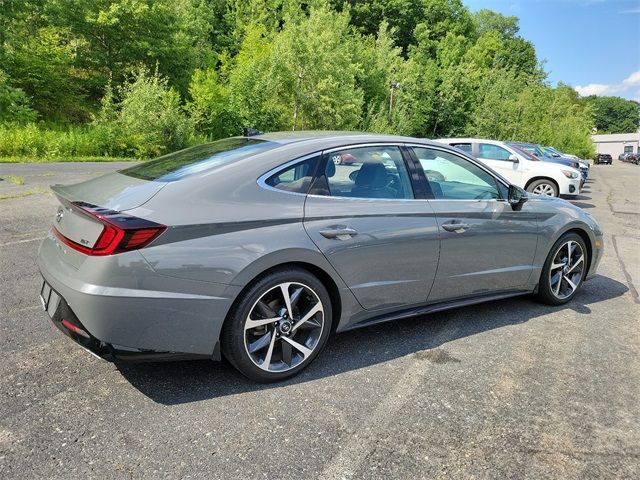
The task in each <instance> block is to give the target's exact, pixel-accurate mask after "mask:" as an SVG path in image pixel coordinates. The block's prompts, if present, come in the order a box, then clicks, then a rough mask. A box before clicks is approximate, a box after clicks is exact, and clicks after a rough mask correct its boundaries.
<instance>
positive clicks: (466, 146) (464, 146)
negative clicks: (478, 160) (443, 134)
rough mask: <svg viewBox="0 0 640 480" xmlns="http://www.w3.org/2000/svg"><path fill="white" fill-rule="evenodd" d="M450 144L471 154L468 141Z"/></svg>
mask: <svg viewBox="0 0 640 480" xmlns="http://www.w3.org/2000/svg"><path fill="white" fill-rule="evenodd" d="M451 146H452V147H455V148H457V149H458V150H462V151H463V152H465V153H468V154H469V155H471V152H472V149H471V144H470V143H452V144H451Z"/></svg>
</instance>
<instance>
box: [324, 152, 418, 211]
mask: <svg viewBox="0 0 640 480" xmlns="http://www.w3.org/2000/svg"><path fill="white" fill-rule="evenodd" d="M325 178H326V181H327V187H328V191H327V192H325V193H327V194H328V195H330V196H332V197H356V198H387V199H403V198H414V196H413V189H412V187H411V180H410V178H409V172H408V171H407V167H406V165H405V163H404V159H403V157H402V152H401V151H400V148H399V147H396V146H378V147H357V148H347V149H344V150H340V151H337V152H331V153H330V154H329V158H328V160H327V165H326V169H325ZM314 190H315V186H314Z"/></svg>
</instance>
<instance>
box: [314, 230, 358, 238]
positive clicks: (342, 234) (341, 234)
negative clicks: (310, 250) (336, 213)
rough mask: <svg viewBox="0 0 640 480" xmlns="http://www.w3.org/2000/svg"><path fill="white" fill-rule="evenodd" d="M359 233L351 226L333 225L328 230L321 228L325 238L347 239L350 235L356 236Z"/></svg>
mask: <svg viewBox="0 0 640 480" xmlns="http://www.w3.org/2000/svg"><path fill="white" fill-rule="evenodd" d="M357 234H358V231H357V230H354V229H353V228H349V227H333V228H328V229H326V230H320V235H322V236H323V237H325V238H331V239H333V238H337V239H338V240H346V239H347V238H348V237H354V236H356V235H357Z"/></svg>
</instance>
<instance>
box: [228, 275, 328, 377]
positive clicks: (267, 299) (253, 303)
mask: <svg viewBox="0 0 640 480" xmlns="http://www.w3.org/2000/svg"><path fill="white" fill-rule="evenodd" d="M331 322H332V311H331V301H330V298H329V294H328V292H327V289H326V288H325V287H324V285H323V284H322V283H321V282H320V281H319V280H318V279H317V278H316V277H315V276H313V275H311V274H310V273H309V272H307V271H305V270H300V269H286V270H280V271H276V272H272V273H270V274H268V275H266V276H265V277H263V278H261V279H260V280H258V281H257V282H256V283H254V284H253V285H252V286H251V287H249V289H248V290H247V291H246V292H245V293H243V294H242V298H241V299H240V300H239V302H238V304H237V305H236V306H235V307H234V309H233V310H232V312H231V314H230V316H229V318H228V319H227V322H225V325H224V328H223V331H222V342H221V343H222V352H223V354H224V356H225V357H226V358H227V360H229V362H230V363H231V364H232V365H233V366H234V367H236V368H237V369H238V370H239V371H240V372H241V373H242V374H244V375H245V376H247V377H249V378H250V379H252V380H255V381H258V382H263V383H268V382H277V381H280V380H284V379H286V378H289V377H292V376H293V375H295V374H296V373H298V372H299V371H300V370H302V369H303V368H305V367H306V366H307V365H309V363H311V361H312V360H313V359H314V358H315V357H316V356H317V355H318V353H320V351H321V350H322V349H323V347H324V345H325V344H326V342H327V339H328V337H329V333H330V332H331Z"/></svg>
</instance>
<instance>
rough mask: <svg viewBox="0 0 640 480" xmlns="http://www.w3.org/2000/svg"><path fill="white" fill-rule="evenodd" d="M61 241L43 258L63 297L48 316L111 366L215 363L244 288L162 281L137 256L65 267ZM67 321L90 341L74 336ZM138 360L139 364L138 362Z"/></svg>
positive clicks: (49, 241)
mask: <svg viewBox="0 0 640 480" xmlns="http://www.w3.org/2000/svg"><path fill="white" fill-rule="evenodd" d="M60 248H63V247H61V246H60V245H59V244H57V243H56V242H55V239H53V238H51V237H48V238H46V239H45V240H44V241H43V243H42V245H41V247H40V252H39V254H38V266H39V268H40V272H41V274H42V276H43V278H44V280H45V281H46V282H47V284H48V285H49V286H50V287H51V289H52V290H53V291H54V292H56V294H57V295H58V296H59V297H60V305H59V307H58V308H56V309H55V311H52V309H51V308H50V309H49V310H48V314H49V316H50V317H51V318H52V319H53V321H54V324H55V325H56V327H58V328H60V329H61V330H62V331H63V332H64V333H65V334H66V335H67V336H69V337H70V338H72V339H73V340H74V341H76V342H77V343H79V344H80V345H82V346H83V347H84V348H87V349H88V350H90V351H91V352H92V353H95V354H96V355H98V356H99V357H101V358H106V359H110V360H113V359H141V360H142V359H145V357H148V358H146V359H147V360H161V359H163V357H167V358H171V359H177V358H179V357H186V356H188V357H189V358H201V357H206V358H215V357H216V356H218V353H217V345H218V339H219V335H220V331H221V328H222V324H223V322H224V319H225V317H226V315H227V312H228V310H229V308H230V306H231V304H232V302H233V299H234V298H235V295H237V292H236V290H239V287H228V286H226V285H221V284H213V283H211V284H210V283H205V282H194V281H192V280H182V279H177V278H173V277H167V276H162V275H158V274H156V273H155V272H154V271H153V269H151V268H150V267H149V266H148V265H147V264H146V262H145V261H144V259H143V258H142V256H141V255H140V254H139V253H138V252H131V253H127V254H122V255H114V256H111V257H99V258H96V257H88V258H87V260H86V261H85V262H84V263H83V264H82V265H80V267H79V268H78V269H76V268H75V267H72V266H69V265H68V264H67V263H65V262H64V260H63V257H61V255H58V252H57V250H58V249H60ZM63 315H67V316H68V317H69V318H66V320H68V322H71V323H72V324H74V325H76V326H77V327H78V328H81V329H82V330H83V331H84V332H86V333H87V334H88V336H89V338H88V339H87V338H80V337H82V335H79V334H77V333H74V332H71V331H69V329H68V328H65V327H64V326H63V325H62V320H63V319H65V318H64V317H63ZM134 357H135V358H134Z"/></svg>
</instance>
